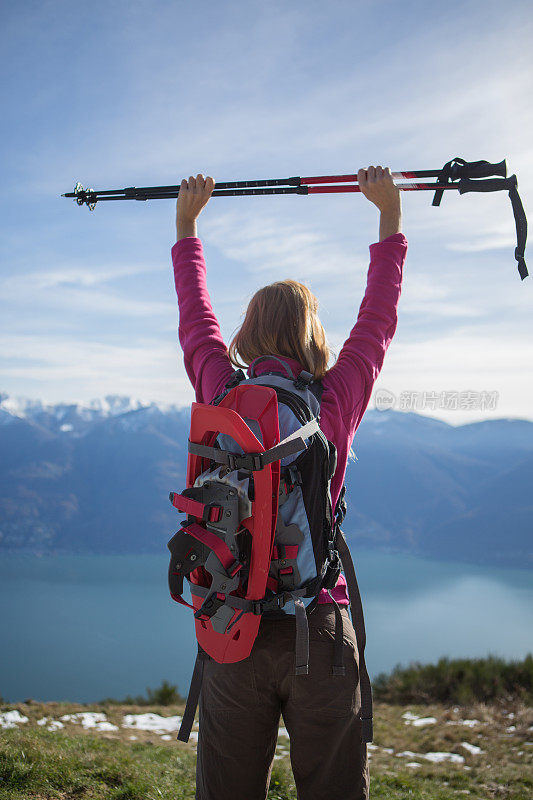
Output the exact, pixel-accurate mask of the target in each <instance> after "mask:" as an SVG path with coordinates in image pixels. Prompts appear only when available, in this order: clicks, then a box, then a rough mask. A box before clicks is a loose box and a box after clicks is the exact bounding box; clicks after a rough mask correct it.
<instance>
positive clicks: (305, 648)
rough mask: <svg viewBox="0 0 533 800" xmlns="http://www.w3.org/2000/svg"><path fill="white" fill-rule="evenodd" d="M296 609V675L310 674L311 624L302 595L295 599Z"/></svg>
mask: <svg viewBox="0 0 533 800" xmlns="http://www.w3.org/2000/svg"><path fill="white" fill-rule="evenodd" d="M294 611H295V616H296V645H295V662H296V669H295V674H296V675H308V674H309V624H308V621H307V614H306V612H305V605H304V603H303V600H302V599H301V597H297V598H295V600H294Z"/></svg>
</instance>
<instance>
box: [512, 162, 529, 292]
mask: <svg viewBox="0 0 533 800" xmlns="http://www.w3.org/2000/svg"><path fill="white" fill-rule="evenodd" d="M509 197H510V199H511V205H512V207H513V214H514V222H515V225H516V249H515V251H514V257H515V258H516V260H517V261H518V274H519V275H520V277H521V278H522V280H524V278H527V276H528V275H529V273H528V271H527V267H526V261H525V252H526V241H527V219H526V212H525V211H524V206H523V205H522V201H521V199H520V195H519V194H518V189H517V183H516V176H515V183H514V186H511V188H510V189H509Z"/></svg>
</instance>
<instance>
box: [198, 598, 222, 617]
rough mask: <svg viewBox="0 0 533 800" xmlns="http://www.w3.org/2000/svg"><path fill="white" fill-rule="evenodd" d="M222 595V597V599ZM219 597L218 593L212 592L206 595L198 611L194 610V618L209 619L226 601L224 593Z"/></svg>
mask: <svg viewBox="0 0 533 800" xmlns="http://www.w3.org/2000/svg"><path fill="white" fill-rule="evenodd" d="M222 597H223V598H224V599H222ZM222 597H219V593H218V592H217V593H216V594H212V595H211V596H210V597H208V598H207V599H206V600H205V601H204V602H203V603H202V605H201V606H200V608H199V609H198V611H196V612H195V614H194V616H195V618H196V619H203V620H206V619H211V617H214V615H215V614H216V613H217V611H218V609H219V608H220V607H221V606H223V605H224V603H225V602H226V595H222Z"/></svg>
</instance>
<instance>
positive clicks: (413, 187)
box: [307, 183, 459, 194]
mask: <svg viewBox="0 0 533 800" xmlns="http://www.w3.org/2000/svg"><path fill="white" fill-rule="evenodd" d="M396 186H397V187H398V189H400V190H401V191H402V192H416V191H420V190H421V189H428V190H429V189H431V190H433V191H435V189H458V188H459V186H458V185H457V184H455V185H454V184H452V183H450V184H438V183H397V184H396ZM360 191H361V189H360V187H359V185H357V186H354V185H353V184H350V185H349V186H309V187H308V189H307V192H308V194H326V193H327V194H334V193H337V192H360Z"/></svg>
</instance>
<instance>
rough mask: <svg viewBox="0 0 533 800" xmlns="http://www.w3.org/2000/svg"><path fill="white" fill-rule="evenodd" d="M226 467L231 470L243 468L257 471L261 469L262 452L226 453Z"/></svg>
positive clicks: (262, 465)
mask: <svg viewBox="0 0 533 800" xmlns="http://www.w3.org/2000/svg"><path fill="white" fill-rule="evenodd" d="M228 467H229V468H230V470H231V471H232V472H233V471H234V470H237V469H244V470H247V471H248V472H257V471H259V470H261V469H263V467H264V464H263V455H262V453H242V454H239V453H228Z"/></svg>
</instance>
